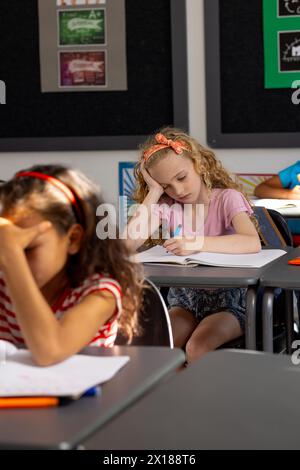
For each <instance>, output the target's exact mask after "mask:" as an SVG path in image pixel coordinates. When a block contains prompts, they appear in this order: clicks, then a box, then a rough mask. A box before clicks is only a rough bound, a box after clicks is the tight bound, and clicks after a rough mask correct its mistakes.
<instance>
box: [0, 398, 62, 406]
mask: <svg viewBox="0 0 300 470" xmlns="http://www.w3.org/2000/svg"><path fill="white" fill-rule="evenodd" d="M60 404H61V400H60V399H59V398H56V397H8V398H0V409H1V408H49V407H53V406H59V405H60Z"/></svg>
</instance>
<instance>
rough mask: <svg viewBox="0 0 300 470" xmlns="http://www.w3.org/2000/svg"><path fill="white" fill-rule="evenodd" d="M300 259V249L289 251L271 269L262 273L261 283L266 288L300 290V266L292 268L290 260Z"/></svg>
mask: <svg viewBox="0 0 300 470" xmlns="http://www.w3.org/2000/svg"><path fill="white" fill-rule="evenodd" d="M297 257H300V247H298V248H295V249H294V250H291V251H289V253H288V254H287V255H285V256H283V257H282V258H279V259H278V260H277V261H276V262H275V263H274V264H273V265H272V267H270V269H267V270H265V271H264V272H263V273H262V276H261V279H260V282H261V285H262V286H264V287H281V288H283V289H300V266H291V265H289V264H288V260H290V259H293V258H297Z"/></svg>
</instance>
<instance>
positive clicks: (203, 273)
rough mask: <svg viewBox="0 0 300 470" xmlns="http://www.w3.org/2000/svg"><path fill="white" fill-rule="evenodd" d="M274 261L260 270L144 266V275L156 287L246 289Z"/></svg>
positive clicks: (256, 281) (254, 283)
mask: <svg viewBox="0 0 300 470" xmlns="http://www.w3.org/2000/svg"><path fill="white" fill-rule="evenodd" d="M275 262H276V261H273V262H272V263H270V264H268V265H266V266H264V267H262V268H221V267H211V266H197V267H182V266H163V265H160V266H154V265H150V264H148V265H147V264H145V265H144V270H145V275H146V276H147V277H148V278H149V279H151V281H152V282H154V284H156V285H158V286H171V287H248V286H253V285H256V284H257V283H258V281H259V279H260V277H261V276H262V274H263V273H264V272H265V270H266V269H267V268H268V267H270V266H271V265H273V263H275Z"/></svg>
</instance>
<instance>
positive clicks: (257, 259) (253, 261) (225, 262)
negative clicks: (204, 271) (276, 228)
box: [138, 246, 286, 268]
mask: <svg viewBox="0 0 300 470" xmlns="http://www.w3.org/2000/svg"><path fill="white" fill-rule="evenodd" d="M285 254H286V252H285V251H283V250H262V251H260V252H259V253H254V254H242V255H233V254H223V253H208V252H201V253H196V254H192V255H190V256H176V255H172V254H171V253H167V251H166V250H165V248H164V247H162V246H154V247H153V248H150V249H149V250H146V251H143V252H142V253H139V254H138V260H139V261H140V262H141V263H150V264H172V265H173V264H175V265H176V264H177V265H184V266H197V265H199V264H203V265H207V266H221V267H228V268H233V267H236V268H261V267H262V266H265V265H266V264H268V263H270V262H271V261H274V260H275V259H277V258H280V256H283V255H285Z"/></svg>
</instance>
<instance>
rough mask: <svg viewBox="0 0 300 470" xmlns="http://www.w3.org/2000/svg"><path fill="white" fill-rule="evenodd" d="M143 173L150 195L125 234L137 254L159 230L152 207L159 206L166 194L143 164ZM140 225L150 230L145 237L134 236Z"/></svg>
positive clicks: (128, 243)
mask: <svg viewBox="0 0 300 470" xmlns="http://www.w3.org/2000/svg"><path fill="white" fill-rule="evenodd" d="M141 173H142V175H143V177H144V180H145V182H146V183H147V185H148V188H149V193H148V194H147V196H146V198H145V199H144V201H143V204H141V207H140V208H139V209H138V210H137V211H136V213H135V214H134V215H133V217H132V218H131V219H130V221H129V223H128V225H127V227H125V230H124V234H123V238H125V243H126V245H127V247H128V248H129V249H130V250H131V251H132V252H135V251H136V250H137V249H138V248H140V247H141V246H142V245H143V244H144V243H145V241H146V240H148V238H149V237H150V236H151V234H152V233H154V232H155V231H156V230H157V229H158V227H159V225H160V221H159V219H158V217H154V220H152V221H151V206H152V205H153V204H157V203H158V201H159V199H160V198H161V196H162V195H163V193H164V189H163V188H162V187H161V186H160V185H159V184H158V183H157V182H156V181H155V180H154V179H153V178H151V176H150V174H149V173H148V171H147V170H146V169H145V167H144V164H143V163H142V164H141ZM139 224H140V227H147V228H148V230H145V233H144V236H143V237H137V236H134V235H135V234H136V233H137V232H138V230H136V228H137V227H138V225H139ZM139 232H141V230H139Z"/></svg>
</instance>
